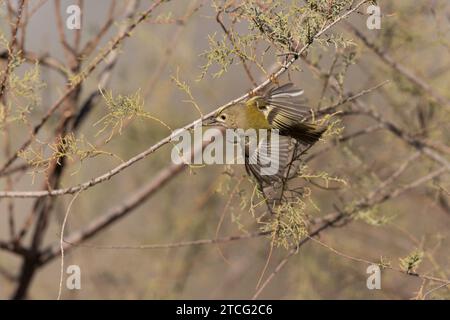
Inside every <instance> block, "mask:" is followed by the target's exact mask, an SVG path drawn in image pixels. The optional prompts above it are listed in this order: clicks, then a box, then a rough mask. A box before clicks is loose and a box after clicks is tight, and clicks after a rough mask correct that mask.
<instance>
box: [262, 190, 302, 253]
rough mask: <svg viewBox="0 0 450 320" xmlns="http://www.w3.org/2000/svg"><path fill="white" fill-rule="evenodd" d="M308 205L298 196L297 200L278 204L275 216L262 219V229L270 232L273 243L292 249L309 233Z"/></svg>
mask: <svg viewBox="0 0 450 320" xmlns="http://www.w3.org/2000/svg"><path fill="white" fill-rule="evenodd" d="M306 208H307V205H306V203H305V202H304V201H303V199H301V198H300V197H298V198H297V199H296V200H295V201H286V202H283V203H282V204H281V205H279V206H277V207H276V209H275V211H274V216H273V217H270V218H269V220H268V221H260V224H261V230H262V231H263V232H268V233H269V235H270V238H271V240H272V244H273V245H275V246H276V247H280V246H281V247H284V248H286V249H290V248H292V247H295V246H296V245H297V244H298V242H299V241H300V240H301V239H303V238H304V237H305V236H306V235H308V229H307V216H306Z"/></svg>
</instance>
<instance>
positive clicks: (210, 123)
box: [202, 117, 218, 127]
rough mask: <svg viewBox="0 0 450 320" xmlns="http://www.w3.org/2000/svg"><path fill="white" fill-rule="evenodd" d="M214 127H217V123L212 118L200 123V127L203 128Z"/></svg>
mask: <svg viewBox="0 0 450 320" xmlns="http://www.w3.org/2000/svg"><path fill="white" fill-rule="evenodd" d="M216 125H218V123H217V121H216V119H215V118H214V117H210V118H207V119H204V120H203V121H202V126H204V127H211V126H216Z"/></svg>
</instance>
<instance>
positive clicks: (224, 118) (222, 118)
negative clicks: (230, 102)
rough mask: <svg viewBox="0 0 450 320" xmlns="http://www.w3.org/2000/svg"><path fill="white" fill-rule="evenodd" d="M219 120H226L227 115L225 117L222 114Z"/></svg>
mask: <svg viewBox="0 0 450 320" xmlns="http://www.w3.org/2000/svg"><path fill="white" fill-rule="evenodd" d="M219 118H220V119H221V120H226V119H227V115H226V114H222V115H221V116H220V117H219Z"/></svg>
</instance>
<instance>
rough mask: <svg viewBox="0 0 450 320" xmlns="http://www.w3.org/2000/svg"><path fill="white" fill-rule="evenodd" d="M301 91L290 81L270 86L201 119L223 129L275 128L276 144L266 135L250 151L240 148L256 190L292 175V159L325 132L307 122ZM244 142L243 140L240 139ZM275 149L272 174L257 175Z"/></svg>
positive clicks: (310, 116) (306, 111) (306, 108)
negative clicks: (274, 172) (255, 183)
mask: <svg viewBox="0 0 450 320" xmlns="http://www.w3.org/2000/svg"><path fill="white" fill-rule="evenodd" d="M303 95H304V90H302V89H299V88H296V87H295V85H294V84H293V83H290V82H289V83H286V84H284V85H281V86H272V87H270V88H269V89H268V90H267V91H266V92H265V93H263V94H256V95H254V96H253V97H251V98H250V99H248V100H247V101H244V102H239V103H236V104H233V105H231V106H228V107H226V108H223V109H219V110H218V111H217V112H216V113H215V114H214V115H213V116H212V117H210V118H208V119H205V120H204V121H203V125H204V126H220V127H224V128H226V129H242V130H248V129H256V130H259V129H266V130H268V131H269V132H270V131H274V129H276V130H277V132H278V135H279V143H278V144H277V145H275V146H274V145H273V144H271V143H270V135H269V136H268V137H264V138H260V137H259V136H258V139H259V141H258V146H257V148H256V149H255V150H254V151H253V152H251V150H250V149H249V148H248V146H246V147H244V150H245V151H244V153H245V156H244V159H245V161H244V163H245V168H246V171H247V173H248V174H250V175H252V176H253V177H254V178H255V179H256V180H257V182H258V184H259V186H260V189H264V188H265V187H267V186H272V187H273V186H274V184H276V183H280V182H281V181H283V180H285V179H286V178H288V177H289V176H292V175H293V174H295V173H296V172H295V171H296V170H295V169H293V168H292V164H293V162H294V160H298V157H299V155H300V154H302V153H303V152H304V151H305V150H307V149H309V148H310V147H311V146H312V145H313V144H315V143H316V142H317V141H318V140H319V139H320V138H321V136H322V135H323V133H324V132H325V131H326V129H327V128H326V126H323V125H319V124H317V123H313V122H311V121H310V119H311V118H312V109H311V108H309V107H308V106H307V105H306V99H305V98H304V96H303ZM244 144H246V142H244ZM271 152H277V153H278V155H279V157H278V171H277V172H276V174H273V175H263V174H261V169H262V165H261V163H267V159H264V157H267V155H268V154H271Z"/></svg>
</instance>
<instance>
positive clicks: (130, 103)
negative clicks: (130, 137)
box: [94, 90, 148, 142]
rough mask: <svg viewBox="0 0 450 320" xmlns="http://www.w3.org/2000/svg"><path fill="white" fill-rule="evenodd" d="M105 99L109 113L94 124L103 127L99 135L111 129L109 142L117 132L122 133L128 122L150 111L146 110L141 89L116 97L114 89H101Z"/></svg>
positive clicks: (146, 114)
mask: <svg viewBox="0 0 450 320" xmlns="http://www.w3.org/2000/svg"><path fill="white" fill-rule="evenodd" d="M100 93H101V94H102V96H103V100H104V102H105V104H106V107H107V108H108V113H107V114H106V115H105V116H103V117H102V118H101V119H99V120H98V121H97V122H95V123H94V126H96V125H100V126H101V128H100V130H99V131H98V132H97V135H99V134H101V133H103V132H105V131H109V136H108V138H107V139H106V142H109V141H110V140H111V139H112V137H113V136H114V134H115V133H118V134H121V133H122V129H123V127H124V125H125V123H126V122H128V121H131V120H132V119H134V118H136V117H147V116H148V113H147V112H145V111H144V100H143V98H142V97H141V93H140V90H138V91H136V92H135V93H134V94H130V95H122V94H119V95H117V96H116V97H114V95H113V93H112V90H109V91H107V92H104V91H102V90H100Z"/></svg>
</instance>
